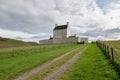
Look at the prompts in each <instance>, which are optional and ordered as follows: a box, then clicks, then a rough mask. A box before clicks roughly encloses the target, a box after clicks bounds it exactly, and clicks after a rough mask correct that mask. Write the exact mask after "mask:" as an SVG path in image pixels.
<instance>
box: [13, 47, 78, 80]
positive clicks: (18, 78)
mask: <svg viewBox="0 0 120 80" xmlns="http://www.w3.org/2000/svg"><path fill="white" fill-rule="evenodd" d="M78 49H79V48H77V49H74V50H72V51H70V52H68V53H65V54H63V55H62V56H60V57H57V58H55V59H53V60H51V61H50V62H47V63H45V64H43V65H41V66H39V67H37V68H35V69H32V70H31V71H29V72H26V73H23V74H22V75H19V76H16V77H15V78H14V79H13V80H26V79H28V78H30V77H31V76H33V75H35V74H37V73H38V72H40V71H42V70H43V69H45V68H47V67H49V66H50V65H52V64H54V63H55V62H57V61H58V60H60V59H62V58H64V57H65V56H67V55H69V54H71V53H72V52H74V51H76V50H78ZM49 80H50V79H49Z"/></svg>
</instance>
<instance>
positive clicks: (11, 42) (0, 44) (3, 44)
mask: <svg viewBox="0 0 120 80" xmlns="http://www.w3.org/2000/svg"><path fill="white" fill-rule="evenodd" d="M30 45H33V44H31V43H28V42H24V41H20V40H15V39H9V38H2V37H0V48H10V47H21V46H30Z"/></svg>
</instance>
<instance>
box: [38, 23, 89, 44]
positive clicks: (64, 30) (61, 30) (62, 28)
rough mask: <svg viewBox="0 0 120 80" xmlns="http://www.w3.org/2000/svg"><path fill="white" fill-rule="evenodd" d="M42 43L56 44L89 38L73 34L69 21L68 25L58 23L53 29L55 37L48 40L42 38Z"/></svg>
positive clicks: (86, 40)
mask: <svg viewBox="0 0 120 80" xmlns="http://www.w3.org/2000/svg"><path fill="white" fill-rule="evenodd" d="M39 42H40V44H56V43H77V42H85V43H87V42H88V38H84V37H78V36H76V35H74V36H71V31H70V28H69V22H67V24H66V25H57V24H55V28H54V29H53V37H50V38H49V39H46V40H40V41H39Z"/></svg>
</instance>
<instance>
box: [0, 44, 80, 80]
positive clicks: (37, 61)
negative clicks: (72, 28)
mask: <svg viewBox="0 0 120 80" xmlns="http://www.w3.org/2000/svg"><path fill="white" fill-rule="evenodd" d="M66 45H67V46H61V47H59V48H52V50H49V51H47V50H46V51H43V52H37V53H36V52H35V53H33V54H29V55H26V54H24V55H18V56H15V57H9V58H1V59H0V80H10V79H11V78H12V77H14V76H16V75H18V74H21V73H23V72H25V71H28V70H30V69H32V68H35V67H37V66H39V65H41V64H43V63H45V62H47V61H49V60H52V59H53V58H55V57H58V56H60V55H62V54H64V53H66V52H68V51H71V50H72V49H75V48H77V47H79V45H77V44H66Z"/></svg>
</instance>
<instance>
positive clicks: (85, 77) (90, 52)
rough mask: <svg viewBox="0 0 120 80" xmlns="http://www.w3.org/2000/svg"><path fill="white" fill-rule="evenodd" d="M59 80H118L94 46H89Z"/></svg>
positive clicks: (107, 61)
mask: <svg viewBox="0 0 120 80" xmlns="http://www.w3.org/2000/svg"><path fill="white" fill-rule="evenodd" d="M61 80H120V78H119V76H118V74H117V73H116V71H115V70H114V67H113V65H112V64H110V61H109V60H108V59H107V58H106V57H105V55H104V54H103V52H102V51H101V49H100V48H98V47H97V45H96V44H91V45H90V46H89V48H88V49H87V50H86V51H85V53H84V54H83V55H82V56H81V57H80V59H79V60H78V61H77V62H76V63H75V64H73V65H72V66H70V68H69V69H68V70H67V71H66V72H65V73H64V74H63V76H62V78H61Z"/></svg>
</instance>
